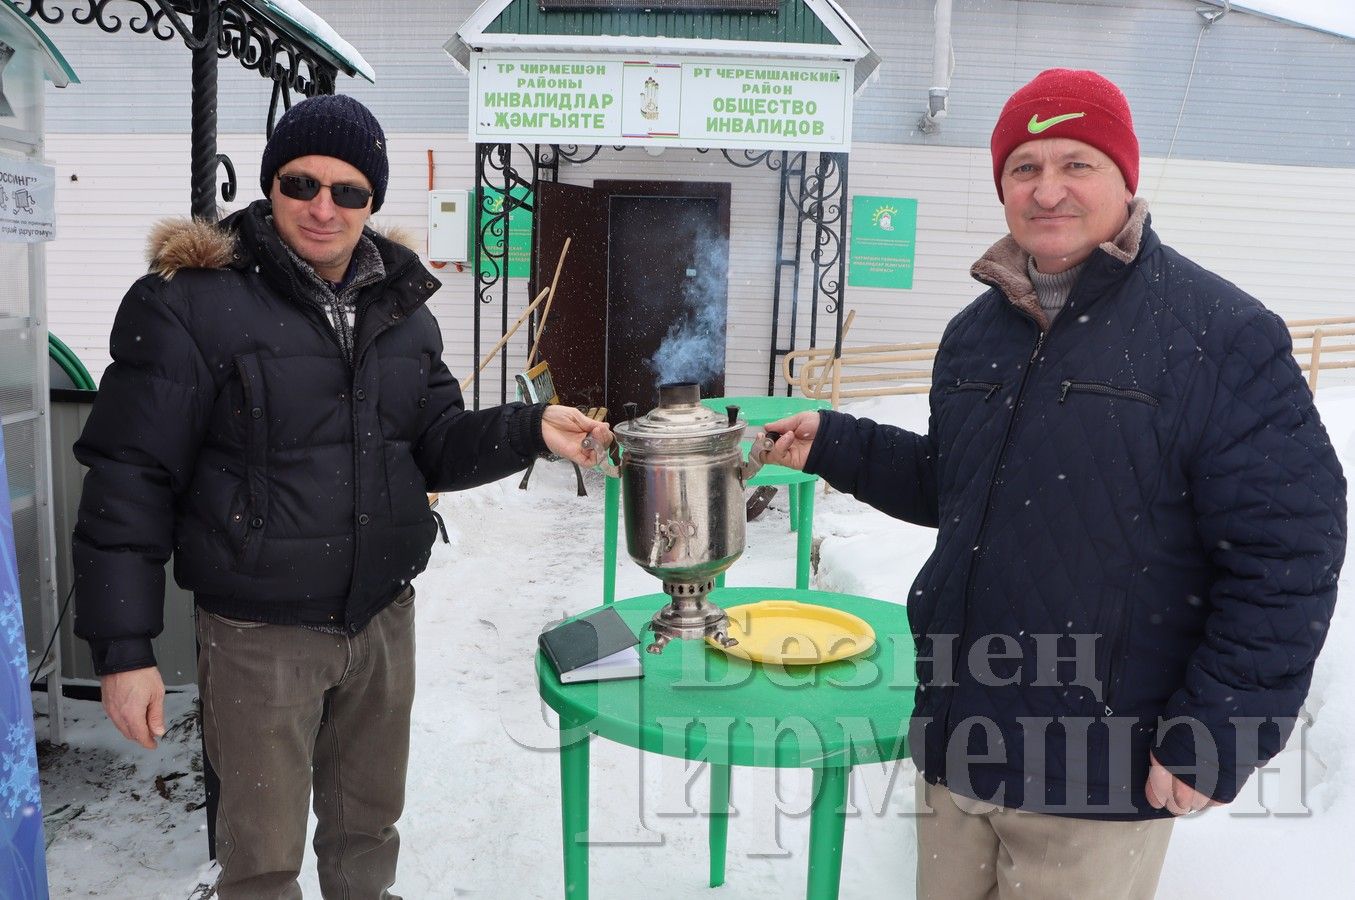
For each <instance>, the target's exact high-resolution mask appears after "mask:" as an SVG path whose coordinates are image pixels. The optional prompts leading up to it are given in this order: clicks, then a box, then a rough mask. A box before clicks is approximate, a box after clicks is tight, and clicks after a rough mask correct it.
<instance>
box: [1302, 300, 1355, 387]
mask: <svg viewBox="0 0 1355 900" xmlns="http://www.w3.org/2000/svg"><path fill="white" fill-rule="evenodd" d="M1286 324H1287V325H1288V326H1289V337H1290V340H1292V341H1293V342H1294V360H1295V361H1296V362H1297V363H1298V364H1299V369H1300V371H1303V372H1307V373H1308V389H1309V390H1310V391H1312V392H1313V393H1314V394H1316V393H1317V376H1318V373H1319V372H1324V371H1331V370H1333V369H1355V359H1346V358H1339V359H1333V358H1332V357H1333V356H1341V355H1342V354H1348V355H1355V342H1351V343H1336V344H1334V343H1329V342H1328V341H1327V339H1328V338H1340V337H1347V336H1350V335H1355V316H1329V317H1327V318H1323V319H1299V320H1295V321H1293V322H1288V323H1286ZM1324 357H1325V358H1324Z"/></svg>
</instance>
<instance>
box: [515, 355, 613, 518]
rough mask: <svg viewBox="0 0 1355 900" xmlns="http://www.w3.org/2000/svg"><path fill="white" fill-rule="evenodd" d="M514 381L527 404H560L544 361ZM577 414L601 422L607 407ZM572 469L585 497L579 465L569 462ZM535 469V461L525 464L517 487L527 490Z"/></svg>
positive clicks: (581, 408)
mask: <svg viewBox="0 0 1355 900" xmlns="http://www.w3.org/2000/svg"><path fill="white" fill-rule="evenodd" d="M514 379H515V380H516V381H517V383H518V394H519V395H520V396H521V397H522V399H523V400H524V401H526V402H527V403H549V404H556V403H559V402H560V395H559V394H558V393H557V392H556V390H555V380H554V379H553V378H551V374H550V364H549V363H547V362H546V361H545V360H542V361H541V362H539V363H537V364H536V365H534V366H532V367H531V368H530V369H528V370H527V371H526V372H519V373H518V374H517V375H516V376H514ZM578 410H579V412H581V413H583V414H584V415H585V416H587V417H588V418H590V419H593V420H594V421H597V422H601V421H602V420H603V419H605V418H607V407H605V406H580V407H578ZM550 458H551V459H559V457H557V456H551V457H550ZM570 465H572V466H573V467H574V479H575V481H576V482H577V483H578V488H579V496H580V497H587V496H588V491H587V490H586V489H585V488H584V486H583V471H582V470H581V469H580V468H579V464H578V463H575V462H571V463H570ZM535 467H536V460H532V461H531V462H530V463H528V464H527V471H526V472H524V473H523V474H522V481H520V482H518V487H519V488H520V489H522V490H524V491H525V490H527V482H528V481H530V480H531V477H532V469H534V468H535Z"/></svg>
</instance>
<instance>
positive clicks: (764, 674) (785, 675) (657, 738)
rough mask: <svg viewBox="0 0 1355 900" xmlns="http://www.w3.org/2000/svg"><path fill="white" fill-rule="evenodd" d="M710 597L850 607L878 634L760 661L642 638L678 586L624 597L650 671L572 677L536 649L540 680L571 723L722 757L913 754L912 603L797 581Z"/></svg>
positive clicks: (799, 760) (620, 606) (846, 762)
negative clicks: (833, 651)
mask: <svg viewBox="0 0 1355 900" xmlns="http://www.w3.org/2000/svg"><path fill="white" fill-rule="evenodd" d="M711 599H712V601H713V602H715V603H718V604H719V605H721V606H723V607H725V608H727V609H728V608H731V607H734V606H738V605H740V604H744V603H756V602H757V601H760V600H797V601H799V602H801V603H814V604H819V605H822V606H829V607H833V608H836V609H841V610H845V611H847V612H850V613H853V614H855V615H857V616H860V617H861V618H862V619H864V620H866V621H867V622H868V623H870V625H871V627H872V628H873V629H874V630H875V639H876V643H875V646H874V647H872V648H871V649H870V650H868V651H867V652H865V653H863V654H861V655H860V656H857V657H853V658H851V659H845V660H840V661H838V662H833V663H824V664H821V665H816V666H792V665H787V666H781V665H775V664H764V663H755V662H750V661H748V660H744V659H739V658H737V657H732V656H729V655H728V654H725V653H723V652H721V651H719V650H716V649H714V648H713V647H710V646H708V645H707V644H706V643H705V642H704V641H681V640H674V641H672V642H670V643H669V644H668V646H667V647H666V648H665V649H664V651H663V653H660V654H653V653H648V652H646V651H645V649H644V647H647V646H648V645H649V644H650V643H651V642H652V636H651V635H650V633H649V632H648V631H647V630H646V631H644V632H641V631H640V629H641V628H642V627H643V626H644V625H645V624H646V623H647V622H648V621H649V620H650V619H651V618H652V617H653V615H654V613H655V612H657V611H658V610H659V608H660V607H662V606H663V605H664V604H666V603H668V602H669V597H668V595H667V594H662V593H659V594H648V595H645V596H642V597H632V598H629V599H627V600H619V601H617V602H616V603H615V604H613V606H614V607H615V609H616V611H617V612H618V613H619V614H620V615H621V618H622V619H623V620H624V621H625V622H626V624H627V625H629V626H630V627H631V628H632V629H633V630H634V631H635V632H636V633H637V634H640V635H641V643H642V647H641V648H640V658H641V660H642V663H643V666H644V677H643V678H630V679H620V680H615V681H593V682H579V683H574V684H562V683H561V682H560V680H559V678H558V677H556V675H555V671H554V669H552V668H551V666H550V663H548V662H547V661H546V660H545V659H544V657H543V656H542V655H541V653H540V652H538V653H537V657H536V675H537V689H538V690H539V692H540V694H541V697H542V699H544V700H545V701H546V703H547V704H549V705H550V707H551V708H552V709H554V710H555V711H556V712H558V713H559V714H560V717H561V722H560V727H561V729H562V730H563V729H567V728H582V729H584V730H585V731H587V732H591V733H594V734H598V735H600V736H602V737H605V738H607V739H608V740H611V741H616V742H617V743H621V744H626V745H628V746H632V747H638V748H640V749H643V750H648V751H650V752H653V753H662V754H665V755H667V756H676V757H684V758H686V759H701V760H706V761H709V762H712V763H717V764H722V765H739V766H776V767H781V768H797V767H809V768H830V767H847V766H853V765H856V764H858V763H862V762H880V761H885V760H891V759H898V758H901V757H903V756H906V755H907V752H908V742H907V734H908V718H909V716H910V714H911V713H912V709H913V690H914V688H915V686H916V677H915V674H914V665H913V663H914V654H913V637H912V634H911V633H910V631H909V629H908V618H907V611H906V609H905V608H904V607H903V606H901V605H899V604H895V603H888V602H886V601H883V600H875V599H872V598H870V597H857V596H852V595H849V594H834V593H829V592H827V591H814V590H795V589H792V588H764V587H739V588H716V589H715V590H714V591H713V592H712V593H711ZM582 737H583V735H582V734H580V735H579V736H578V738H579V739H581V738H582Z"/></svg>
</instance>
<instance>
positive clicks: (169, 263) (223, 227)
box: [146, 216, 419, 281]
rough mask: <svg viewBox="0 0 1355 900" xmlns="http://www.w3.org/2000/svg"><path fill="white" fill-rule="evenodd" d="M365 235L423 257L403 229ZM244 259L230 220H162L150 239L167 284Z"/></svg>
mask: <svg viewBox="0 0 1355 900" xmlns="http://www.w3.org/2000/svg"><path fill="white" fill-rule="evenodd" d="M363 233H364V234H365V235H367V236H368V237H374V238H377V239H379V240H385V241H389V242H391V243H393V244H399V245H401V246H404V247H406V248H408V249H409V250H411V251H413V252H414V253H415V254H418V253H419V248H418V244H417V243H416V241H415V239H414V235H413V233H412V232H410V231H409V230H408V229H406V228H403V227H401V226H399V225H392V224H383V225H381V226H380V227H377V228H373V227H371V226H370V225H369V226H368V227H367V228H365V229H364V230H363ZM240 259H241V254H240V250H239V235H238V233H237V232H236V231H235V230H234V229H233V228H231V227H230V225H229V220H227V221H224V222H221V223H215V224H214V223H211V222H205V221H203V220H201V219H190V218H187V217H186V216H176V217H174V218H169V219H162V220H161V221H159V222H157V223H156V224H155V226H154V227H152V228H151V232H150V234H149V235H148V236H147V238H146V262H147V263H148V264H149V266H150V271H151V272H153V273H154V274H156V275H159V276H160V277H161V278H163V279H164V280H165V281H169V280H171V279H172V278H173V277H174V276H175V275H176V274H178V273H179V272H181V271H183V270H185V269H225V268H227V267H229V266H230V265H231V263H232V262H236V261H238V260H240Z"/></svg>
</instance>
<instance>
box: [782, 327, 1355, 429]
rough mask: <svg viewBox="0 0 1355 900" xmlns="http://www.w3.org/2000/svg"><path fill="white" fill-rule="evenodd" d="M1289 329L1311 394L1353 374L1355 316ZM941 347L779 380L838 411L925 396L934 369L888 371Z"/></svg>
mask: <svg viewBox="0 0 1355 900" xmlns="http://www.w3.org/2000/svg"><path fill="white" fill-rule="evenodd" d="M1286 325H1287V326H1288V328H1289V335H1290V339H1291V341H1293V344H1294V359H1295V361H1296V362H1297V363H1298V364H1299V368H1300V369H1301V370H1302V371H1303V372H1304V373H1305V374H1306V375H1307V376H1308V387H1309V389H1310V390H1311V391H1312V392H1313V393H1317V381H1318V373H1319V372H1324V371H1332V370H1335V369H1355V341H1347V340H1342V341H1341V342H1340V343H1337V342H1334V341H1333V339H1334V338H1348V337H1351V336H1355V316H1328V317H1325V318H1320V319H1296V320H1294V321H1292V322H1287V323H1286ZM939 346H940V345H939V344H937V343H936V342H935V341H910V342H907V343H899V344H869V345H865V346H861V347H843V348H842V355H841V356H840V357H835V356H834V355H833V348H832V347H831V346H825V347H807V348H805V349H802V350H792V351H791V352H789V353H787V354H786V355H785V356H783V357H782V358H781V376H782V378H784V379H785V382H786V384H788V385H790V386H792V387H795V388H798V389H799V390H800V392H801V393H802V394H804V396H806V397H809V398H811V399H815V400H831V401H832V402H833V406H834V408H836V407H837V405H838V402H839V401H841V400H853V399H860V398H863V397H887V396H897V395H901V394H925V393H927V392H928V391H929V390H930V389H931V376H932V373H931V369H930V368H925V369H924V368H921V367H911V366H910V367H907V368H892V369H891V368H889V367H893V366H897V365H898V364H899V363H922V362H930V361H932V360H934V359H935V357H936V351H937V348H938V347H939ZM796 364H799V371H798V372H796V373H795V374H791V368H792V366H794V365H796ZM862 368H872V369H882V368H883V369H885V371H873V372H866V373H862V374H847V371H848V370H853V369H855V370H860V369H862ZM900 382H920V383H918V384H900ZM863 385H872V386H871V387H864V386H863Z"/></svg>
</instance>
